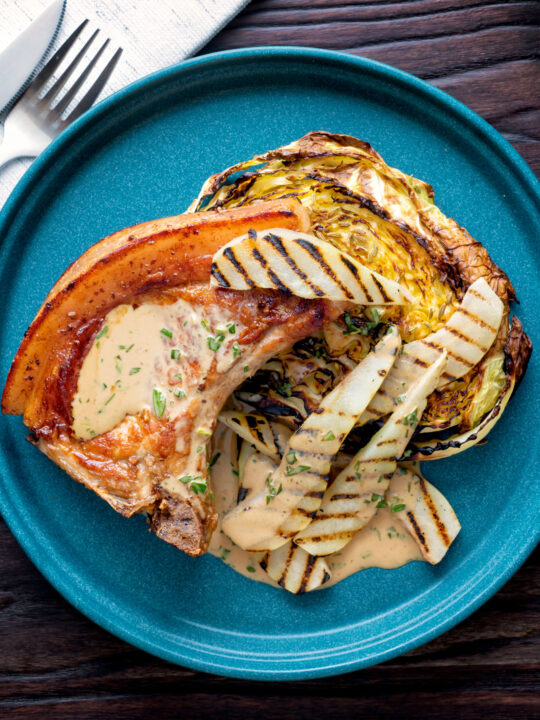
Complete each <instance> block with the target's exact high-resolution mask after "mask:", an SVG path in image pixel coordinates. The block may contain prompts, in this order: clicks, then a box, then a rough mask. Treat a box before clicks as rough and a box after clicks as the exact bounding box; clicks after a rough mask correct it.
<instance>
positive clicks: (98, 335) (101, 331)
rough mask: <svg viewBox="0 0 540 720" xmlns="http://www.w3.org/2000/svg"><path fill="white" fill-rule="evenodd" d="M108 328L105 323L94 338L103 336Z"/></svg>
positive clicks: (97, 338)
mask: <svg viewBox="0 0 540 720" xmlns="http://www.w3.org/2000/svg"><path fill="white" fill-rule="evenodd" d="M108 330H109V328H108V326H107V325H105V327H103V328H101V330H100V331H99V332H98V334H97V335H96V340H99V338H101V337H103V336H104V335H105V333H106V332H108Z"/></svg>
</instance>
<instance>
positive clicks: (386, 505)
mask: <svg viewBox="0 0 540 720" xmlns="http://www.w3.org/2000/svg"><path fill="white" fill-rule="evenodd" d="M375 507H377V508H385V507H388V503H387V502H386V500H379V502H378V503H377V504H376V505H375Z"/></svg>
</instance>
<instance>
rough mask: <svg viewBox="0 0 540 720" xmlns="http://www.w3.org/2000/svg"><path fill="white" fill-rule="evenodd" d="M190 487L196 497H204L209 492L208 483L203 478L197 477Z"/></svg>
mask: <svg viewBox="0 0 540 720" xmlns="http://www.w3.org/2000/svg"><path fill="white" fill-rule="evenodd" d="M189 487H190V488H191V489H192V490H193V492H194V493H195V495H199V494H200V495H202V494H203V493H205V492H206V491H207V490H208V481H207V480H205V479H204V478H202V477H196V478H193V480H192V481H191V482H190V484H189Z"/></svg>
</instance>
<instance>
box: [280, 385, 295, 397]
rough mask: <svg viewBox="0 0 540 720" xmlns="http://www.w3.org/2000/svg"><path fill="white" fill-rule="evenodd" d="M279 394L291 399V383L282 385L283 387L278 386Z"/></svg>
mask: <svg viewBox="0 0 540 720" xmlns="http://www.w3.org/2000/svg"><path fill="white" fill-rule="evenodd" d="M278 393H279V394H280V395H283V397H291V395H292V385H291V383H282V384H281V385H278Z"/></svg>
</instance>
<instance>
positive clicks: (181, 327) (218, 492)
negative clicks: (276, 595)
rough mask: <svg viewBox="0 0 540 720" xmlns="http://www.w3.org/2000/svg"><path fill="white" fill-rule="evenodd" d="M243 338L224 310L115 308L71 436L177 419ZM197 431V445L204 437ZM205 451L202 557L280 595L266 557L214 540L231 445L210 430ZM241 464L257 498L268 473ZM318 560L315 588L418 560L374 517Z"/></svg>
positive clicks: (387, 518) (401, 534)
mask: <svg viewBox="0 0 540 720" xmlns="http://www.w3.org/2000/svg"><path fill="white" fill-rule="evenodd" d="M243 329H244V328H243V327H242V326H241V325H240V324H239V323H238V322H235V321H233V320H232V319H230V318H227V317H224V315H223V311H222V310H215V311H214V310H212V309H208V308H204V307H197V306H195V305H192V304H190V303H188V302H185V301H184V300H177V301H176V302H174V303H171V304H168V305H162V304H158V303H144V304H143V305H141V306H139V307H137V308H133V307H132V306H131V305H120V306H118V307H117V308H115V309H114V310H112V311H111V312H110V313H109V314H108V315H107V317H106V318H105V320H104V322H103V325H102V327H101V329H100V331H99V332H98V333H97V335H96V337H95V339H94V342H93V344H92V347H91V349H90V351H89V352H88V354H87V355H86V357H85V359H84V361H83V365H82V368H81V371H80V375H79V380H78V386H77V393H76V394H75V396H74V399H73V406H72V410H73V430H74V432H75V433H76V435H77V436H78V437H80V438H81V439H84V440H87V439H90V438H92V437H94V436H95V435H99V434H101V433H104V432H107V431H108V430H111V429H112V428H114V427H116V426H117V425H118V424H119V423H120V422H122V420H123V419H124V418H125V417H126V415H130V414H136V413H138V412H140V411H141V410H143V409H148V410H150V411H151V412H154V414H156V415H157V416H158V417H167V418H168V419H170V420H174V419H175V418H177V417H179V416H180V415H182V413H184V412H186V409H187V408H188V407H189V403H190V400H192V399H193V397H194V395H195V393H196V392H197V388H198V387H199V385H200V384H201V383H202V382H204V379H205V376H206V373H207V372H208V370H209V369H210V367H211V366H213V367H214V368H215V369H216V370H217V371H218V372H223V371H226V370H227V369H228V368H229V367H231V366H232V365H233V364H234V363H235V362H236V360H237V359H238V345H237V337H238V335H239V333H240V332H242V330H243ZM156 398H157V402H156ZM200 431H201V445H204V444H206V441H207V440H208V439H209V434H210V429H209V428H200ZM212 443H213V453H214V456H216V455H217V453H219V456H218V458H217V460H216V462H215V465H214V467H213V468H212V471H211V473H212V475H211V485H212V491H213V493H214V498H215V504H216V509H217V511H218V513H219V523H218V527H217V528H216V530H215V531H214V533H213V536H212V540H211V542H210V546H209V552H210V553H211V554H212V555H215V556H216V557H219V558H220V559H221V560H223V562H225V563H226V564H227V565H229V566H230V567H232V568H233V569H234V570H236V571H237V572H239V573H241V574H242V575H245V576H246V577H249V578H251V579H252V580H258V581H260V582H264V583H267V584H270V585H274V586H275V587H278V585H277V583H276V582H275V581H274V580H272V579H271V578H270V577H269V576H268V575H267V574H266V573H265V572H264V570H263V569H262V568H261V567H260V565H259V561H260V560H261V559H262V557H263V555H264V553H248V552H246V551H245V550H243V549H242V548H240V547H238V546H237V545H235V544H234V543H233V542H232V541H231V540H230V539H229V538H228V537H227V536H226V535H225V534H224V532H223V531H222V528H221V519H222V517H223V516H224V515H225V514H226V513H227V512H228V511H229V510H230V509H231V508H232V507H233V506H234V505H236V503H237V498H238V490H239V484H238V457H237V440H236V436H235V435H234V433H232V431H231V430H228V429H227V428H225V427H224V426H222V425H218V428H217V429H216V431H215V433H214V437H213V438H212ZM242 462H243V467H242V475H243V478H244V488H245V489H246V490H249V492H250V493H257V492H259V491H261V490H262V489H263V488H264V484H265V479H266V477H267V476H268V474H269V473H270V472H272V471H273V470H274V469H275V467H276V464H275V463H274V462H273V461H272V460H270V459H269V458H267V457H265V456H263V455H261V454H260V453H248V455H247V456H246V457H245V458H244V459H243V460H242ZM326 559H327V562H328V564H329V566H330V569H331V572H332V577H331V580H330V581H329V582H328V583H326V584H325V585H324V586H323V587H328V586H330V585H334V584H336V583H337V582H339V581H340V580H343V579H344V578H346V577H348V576H349V575H352V574H354V573H355V572H358V571H359V570H364V569H366V568H369V567H380V568H397V567H400V566H402V565H405V564H406V563H408V562H411V561H412V560H421V559H422V557H421V554H420V551H419V549H418V547H417V545H416V542H415V541H414V539H413V538H412V536H411V535H409V534H408V532H407V531H406V530H405V528H404V526H403V525H402V524H401V522H400V521H399V519H398V518H397V517H396V516H395V515H394V514H392V513H391V512H390V511H389V510H388V509H385V508H381V509H379V510H378V511H377V513H376V515H375V516H374V517H373V518H372V520H371V521H370V522H369V523H368V525H366V527H365V528H364V529H363V530H361V531H360V532H359V533H358V534H357V535H356V536H355V537H354V538H353V540H352V541H351V542H350V543H349V544H348V545H347V546H346V547H345V548H344V549H343V550H342V551H341V552H338V553H335V554H333V555H330V556H328V557H327V558H326Z"/></svg>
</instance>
